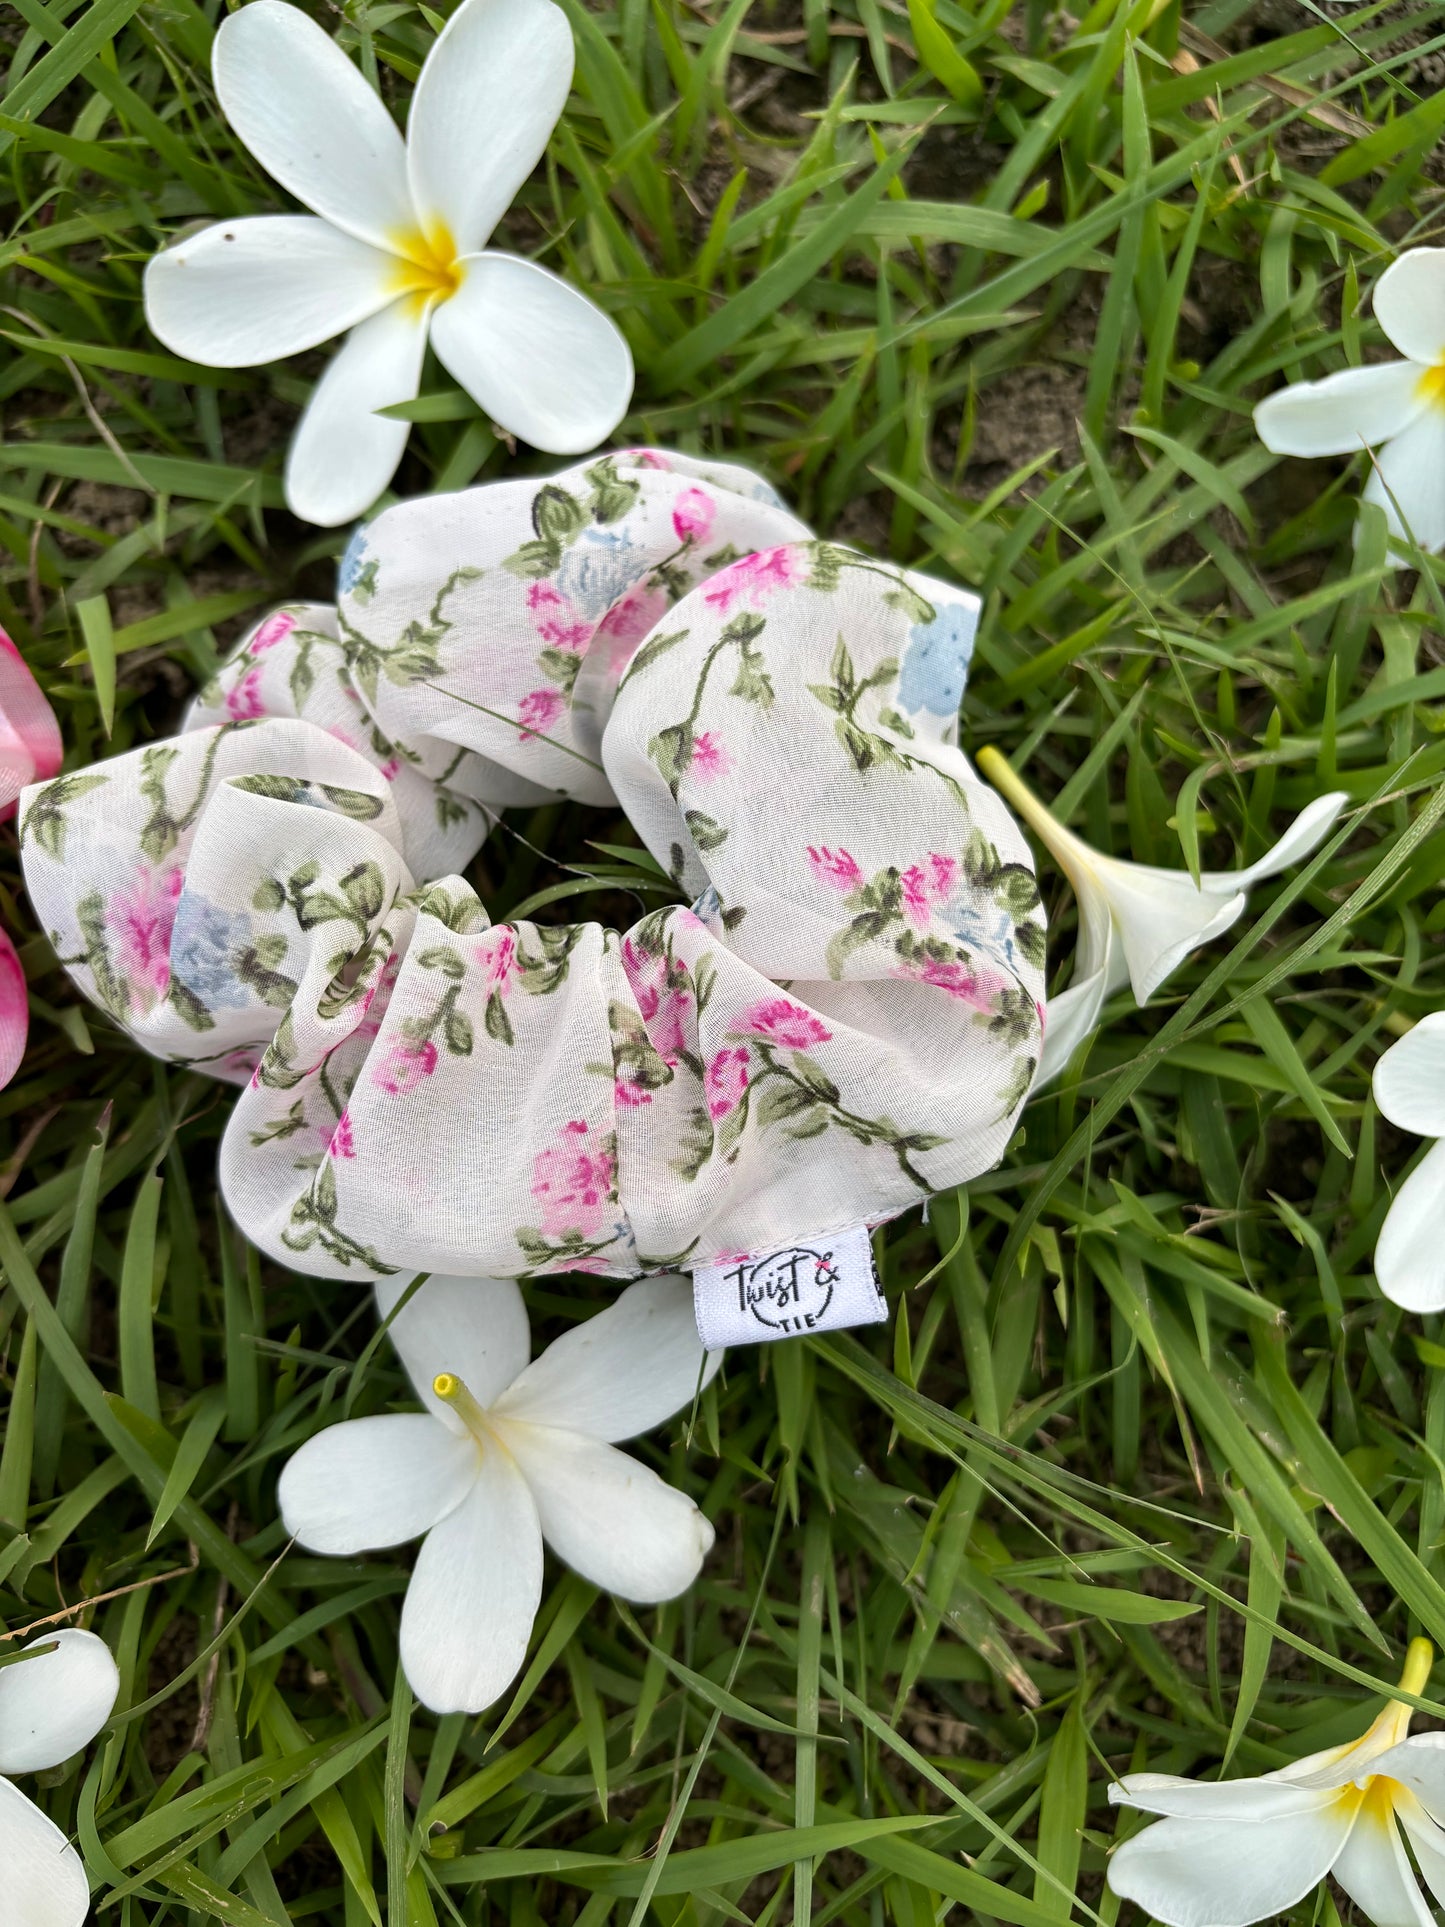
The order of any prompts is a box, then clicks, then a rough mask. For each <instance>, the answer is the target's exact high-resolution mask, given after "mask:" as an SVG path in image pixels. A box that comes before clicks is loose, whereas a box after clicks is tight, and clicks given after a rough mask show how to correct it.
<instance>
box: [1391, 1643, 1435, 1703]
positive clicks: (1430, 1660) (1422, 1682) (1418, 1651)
mask: <svg viewBox="0 0 1445 1927" xmlns="http://www.w3.org/2000/svg"><path fill="white" fill-rule="evenodd" d="M1434 1664H1435V1648H1434V1647H1433V1646H1432V1645H1431V1644H1430V1642H1429V1640H1428V1639H1412V1640H1411V1641H1410V1646H1409V1650H1408V1651H1407V1652H1406V1654H1405V1670H1404V1672H1403V1673H1401V1675H1400V1687H1399V1690H1400V1691H1401V1692H1402V1693H1409V1694H1410V1695H1411V1696H1412V1698H1414V1699H1423V1698H1424V1696H1425V1688H1426V1687H1427V1686H1428V1685H1429V1683H1430V1669H1431V1667H1432V1666H1433V1665H1434Z"/></svg>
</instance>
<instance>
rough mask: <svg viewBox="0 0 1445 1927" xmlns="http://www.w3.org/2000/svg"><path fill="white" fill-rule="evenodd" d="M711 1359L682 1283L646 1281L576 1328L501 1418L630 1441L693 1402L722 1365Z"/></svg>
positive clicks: (517, 1390) (537, 1363) (531, 1373)
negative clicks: (563, 1427) (700, 1338)
mask: <svg viewBox="0 0 1445 1927" xmlns="http://www.w3.org/2000/svg"><path fill="white" fill-rule="evenodd" d="M722 1356H723V1355H722V1353H721V1352H710V1353H704V1351H703V1349H702V1344H701V1341H700V1340H699V1338H698V1335H697V1321H696V1319H695V1318H694V1316H693V1309H692V1286H691V1284H690V1283H689V1282H688V1281H687V1280H686V1279H683V1278H643V1279H641V1280H640V1281H639V1282H638V1283H637V1284H635V1285H629V1286H628V1288H627V1290H626V1291H624V1292H623V1293H622V1295H621V1296H620V1297H619V1298H617V1299H615V1300H614V1301H613V1303H612V1304H610V1305H609V1306H608V1307H607V1309H606V1310H605V1311H600V1312H598V1313H597V1315H596V1317H595V1318H589V1319H588V1320H587V1321H586V1323H585V1324H581V1325H574V1326H573V1327H572V1329H571V1330H570V1331H566V1332H563V1334H562V1336H561V1337H560V1338H558V1339H556V1340H555V1341H554V1342H553V1343H552V1344H550V1345H549V1346H548V1347H547V1349H546V1351H545V1352H543V1353H542V1356H541V1357H540V1358H537V1359H534V1360H533V1361H532V1363H531V1364H530V1365H529V1366H528V1367H527V1369H526V1371H524V1372H523V1373H522V1375H521V1377H520V1378H518V1380H517V1382H516V1383H515V1384H514V1385H512V1386H511V1387H509V1389H508V1390H507V1391H506V1392H504V1393H503V1395H502V1396H501V1398H500V1399H498V1401H497V1407H496V1415H497V1417H498V1418H504V1417H505V1418H515V1419H523V1420H525V1421H527V1422H528V1423H529V1424H533V1425H564V1426H566V1427H567V1428H568V1430H569V1431H573V1432H583V1433H585V1434H587V1436H588V1437H590V1438H594V1439H607V1440H614V1441H615V1440H617V1439H631V1438H636V1436H637V1435H638V1433H639V1432H647V1431H650V1430H651V1429H652V1427H653V1426H655V1425H660V1424H661V1423H662V1421H663V1420H664V1419H668V1418H671V1417H672V1415H673V1413H674V1412H677V1411H680V1410H681V1409H682V1408H683V1407H684V1406H687V1405H690V1404H691V1403H692V1399H693V1395H694V1393H695V1392H697V1390H698V1389H699V1387H700V1386H701V1385H706V1384H707V1383H708V1382H709V1380H711V1379H712V1377H713V1376H714V1374H715V1373H716V1371H717V1369H718V1367H719V1365H721V1363H722Z"/></svg>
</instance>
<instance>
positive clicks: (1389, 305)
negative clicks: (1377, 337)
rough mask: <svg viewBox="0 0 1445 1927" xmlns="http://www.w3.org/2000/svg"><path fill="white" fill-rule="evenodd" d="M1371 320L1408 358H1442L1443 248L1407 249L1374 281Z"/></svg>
mask: <svg viewBox="0 0 1445 1927" xmlns="http://www.w3.org/2000/svg"><path fill="white" fill-rule="evenodd" d="M1374 305H1375V319H1376V321H1378V322H1379V324H1380V326H1381V327H1382V328H1383V329H1384V331H1385V334H1386V336H1387V337H1388V339H1389V340H1390V341H1391V342H1392V343H1393V344H1394V345H1395V347H1397V348H1398V349H1399V351H1400V353H1401V354H1402V355H1408V356H1409V357H1410V359H1411V361H1423V362H1427V363H1428V362H1433V361H1439V360H1441V359H1442V357H1445V248H1410V249H1409V250H1408V251H1407V252H1406V253H1404V254H1402V255H1401V256H1400V258H1399V260H1398V261H1392V262H1391V264H1390V266H1389V267H1388V268H1386V270H1385V272H1384V273H1383V274H1382V275H1381V276H1380V278H1379V280H1378V281H1377V282H1376V283H1375V295H1374Z"/></svg>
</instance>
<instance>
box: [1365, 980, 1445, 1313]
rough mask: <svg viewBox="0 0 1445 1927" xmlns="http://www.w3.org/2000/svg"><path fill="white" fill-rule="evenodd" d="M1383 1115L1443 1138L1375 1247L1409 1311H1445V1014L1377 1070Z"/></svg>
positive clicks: (1388, 1286)
mask: <svg viewBox="0 0 1445 1927" xmlns="http://www.w3.org/2000/svg"><path fill="white" fill-rule="evenodd" d="M1374 1084H1375V1102H1376V1104H1377V1105H1378V1106H1379V1108H1380V1112H1381V1114H1382V1115H1383V1116H1385V1117H1387V1118H1388V1119H1389V1120H1390V1122H1391V1123H1392V1124H1396V1125H1398V1126H1399V1128H1400V1129H1401V1130H1402V1131H1413V1132H1414V1133H1415V1135H1416V1136H1417V1137H1433V1138H1438V1139H1440V1140H1441V1142H1439V1143H1437V1144H1434V1145H1432V1146H1431V1148H1430V1150H1429V1151H1428V1152H1427V1153H1426V1155H1425V1156H1424V1158H1422V1159H1421V1161H1420V1163H1419V1164H1418V1165H1416V1167H1415V1169H1414V1170H1413V1171H1412V1172H1411V1173H1410V1175H1409V1177H1408V1178H1406V1180H1405V1182H1404V1183H1403V1184H1402V1185H1401V1186H1400V1189H1399V1191H1398V1192H1397V1193H1396V1194H1395V1200H1394V1202H1393V1203H1392V1204H1391V1206H1390V1210H1389V1214H1388V1216H1387V1217H1386V1219H1385V1223H1384V1228H1383V1229H1382V1230H1381V1232H1380V1242H1379V1243H1378V1244H1377V1245H1376V1247H1375V1277H1376V1278H1377V1279H1378V1280H1379V1285H1380V1290H1381V1291H1382V1292H1384V1294H1385V1296H1386V1297H1387V1298H1389V1299H1391V1300H1393V1302H1394V1303H1395V1304H1397V1305H1403V1306H1404V1308H1405V1310H1406V1311H1422V1312H1423V1311H1442V1310H1445V1011H1441V1010H1437V1011H1433V1012H1431V1014H1430V1015H1429V1016H1428V1017H1422V1018H1421V1019H1420V1021H1419V1023H1418V1024H1416V1026H1415V1028H1414V1029H1413V1030H1412V1031H1409V1032H1407V1033H1406V1035H1405V1036H1404V1037H1402V1038H1401V1039H1400V1041H1399V1042H1398V1043H1397V1044H1391V1046H1390V1048H1389V1049H1388V1050H1387V1051H1386V1052H1385V1054H1384V1056H1383V1057H1382V1058H1381V1059H1380V1061H1379V1063H1378V1064H1376V1066H1375V1079H1374Z"/></svg>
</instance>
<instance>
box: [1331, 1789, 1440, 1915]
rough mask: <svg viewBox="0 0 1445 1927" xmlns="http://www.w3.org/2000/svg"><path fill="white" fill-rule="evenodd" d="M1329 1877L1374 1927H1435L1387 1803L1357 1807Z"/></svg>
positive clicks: (1367, 1800)
mask: <svg viewBox="0 0 1445 1927" xmlns="http://www.w3.org/2000/svg"><path fill="white" fill-rule="evenodd" d="M1332 1871H1333V1873H1334V1876H1335V1879H1336V1880H1337V1881H1338V1882H1339V1883H1340V1885H1341V1886H1342V1887H1343V1888H1344V1890H1345V1892H1346V1893H1347V1894H1348V1895H1349V1896H1350V1899H1351V1900H1353V1901H1354V1903H1355V1905H1356V1906H1357V1907H1358V1908H1359V1909H1360V1911H1361V1913H1363V1914H1364V1915H1365V1917H1366V1919H1368V1920H1372V1921H1373V1922H1374V1923H1375V1927H1434V1921H1433V1920H1432V1919H1431V1916H1430V1909H1429V1908H1428V1907H1427V1906H1426V1905H1425V1896H1424V1895H1423V1894H1422V1893H1421V1892H1420V1883H1419V1881H1418V1880H1416V1878H1415V1874H1414V1869H1413V1868H1412V1867H1411V1865H1410V1861H1409V1856H1408V1855H1407V1854H1406V1852H1405V1843H1404V1841H1403V1840H1402V1839H1401V1837H1400V1829H1399V1828H1398V1827H1397V1826H1396V1825H1395V1816H1394V1813H1393V1811H1392V1809H1391V1806H1390V1804H1389V1802H1388V1801H1387V1800H1377V1799H1371V1798H1369V1797H1368V1796H1367V1797H1366V1798H1365V1800H1364V1801H1363V1802H1362V1803H1361V1806H1360V1812H1359V1817H1358V1819H1357V1820H1356V1821H1355V1824H1354V1826H1353V1827H1352V1828H1351V1829H1350V1837H1349V1839H1348V1840H1347V1841H1346V1843H1345V1848H1344V1851H1343V1853H1341V1855H1340V1857H1339V1859H1338V1860H1337V1861H1336V1862H1335V1864H1334V1867H1333V1869H1332Z"/></svg>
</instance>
